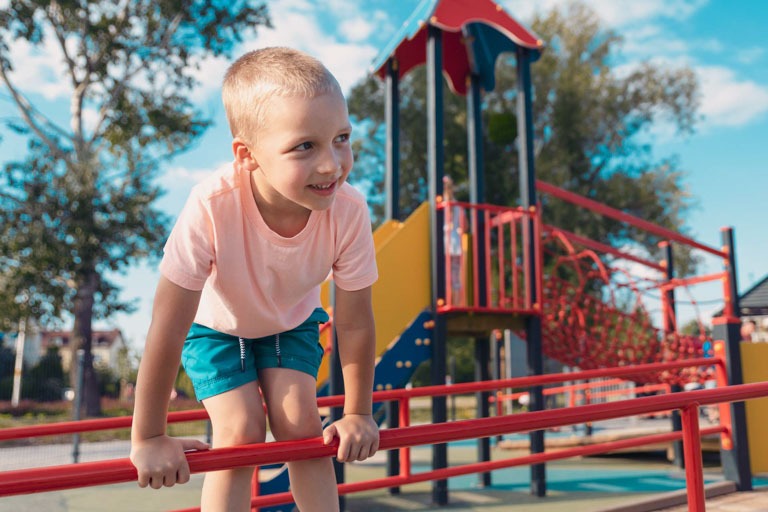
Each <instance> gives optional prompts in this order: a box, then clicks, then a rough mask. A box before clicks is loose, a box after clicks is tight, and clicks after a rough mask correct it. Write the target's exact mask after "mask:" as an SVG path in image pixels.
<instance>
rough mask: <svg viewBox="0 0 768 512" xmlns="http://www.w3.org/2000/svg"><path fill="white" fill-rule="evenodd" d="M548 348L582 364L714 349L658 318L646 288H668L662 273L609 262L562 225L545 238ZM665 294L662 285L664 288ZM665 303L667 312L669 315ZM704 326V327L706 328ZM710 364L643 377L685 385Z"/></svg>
mask: <svg viewBox="0 0 768 512" xmlns="http://www.w3.org/2000/svg"><path fill="white" fill-rule="evenodd" d="M542 248H543V251H544V258H543V260H544V261H545V262H549V263H548V265H549V267H548V268H545V269H544V279H543V283H542V337H543V342H542V349H543V352H544V354H545V355H546V356H548V357H551V358H553V359H556V360H558V361H560V362H562V363H564V364H567V365H570V366H574V367H578V368H580V369H584V370H587V369H594V368H602V367H615V366H625V365H635V364H643V363H657V362H667V361H678V360H681V359H690V358H699V357H706V356H710V355H711V353H710V351H711V349H709V347H711V346H712V343H711V342H712V340H711V339H710V338H709V337H708V335H706V334H704V335H685V334H681V333H680V332H679V331H677V330H676V329H675V328H674V323H675V322H674V320H672V321H671V322H670V325H671V327H668V328H667V329H666V330H665V329H662V328H659V327H657V326H655V325H654V324H653V318H652V315H651V314H650V313H649V311H648V309H647V307H646V304H645V301H644V300H643V291H645V290H650V289H654V288H655V289H657V290H662V289H663V285H664V282H665V279H664V278H663V276H659V279H658V280H656V281H654V280H653V279H649V278H646V277H644V278H635V277H633V276H632V275H631V274H630V273H629V272H627V271H626V270H625V269H622V268H619V267H610V266H608V265H607V264H606V263H604V261H603V259H601V258H600V257H599V256H598V254H597V253H596V252H594V251H592V250H589V249H582V248H579V247H578V246H577V245H576V244H573V243H570V241H569V240H568V237H567V236H566V235H564V233H563V232H562V231H559V230H557V229H556V228H549V229H547V234H546V235H545V237H544V239H543V240H542ZM662 293H663V292H662ZM665 309H668V308H667V307H662V315H664V314H669V311H665ZM699 331H700V332H705V330H704V329H703V328H700V329H699ZM713 375H714V370H713V369H712V368H708V367H700V368H686V369H681V370H676V371H672V372H664V373H660V374H656V375H644V376H642V377H638V378H637V381H638V382H643V383H647V382H659V381H661V382H666V383H668V384H677V385H684V384H686V383H689V382H703V381H705V380H708V379H710V378H713Z"/></svg>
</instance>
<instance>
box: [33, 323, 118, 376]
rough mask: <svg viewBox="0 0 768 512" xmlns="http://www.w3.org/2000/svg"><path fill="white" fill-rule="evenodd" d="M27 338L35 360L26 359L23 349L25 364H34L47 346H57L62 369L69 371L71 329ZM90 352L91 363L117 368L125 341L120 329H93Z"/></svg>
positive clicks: (97, 365) (43, 332)
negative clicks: (35, 356) (31, 346)
mask: <svg viewBox="0 0 768 512" xmlns="http://www.w3.org/2000/svg"><path fill="white" fill-rule="evenodd" d="M31 338H36V339H34V340H33V339H29V340H28V345H34V346H35V347H34V348H33V349H32V350H33V351H34V353H36V354H37V359H36V360H35V361H28V360H27V358H26V354H27V353H28V352H27V350H26V349H25V350H24V353H25V361H26V362H27V364H30V363H31V364H32V365H34V364H35V363H37V361H38V360H39V359H40V358H41V357H42V356H43V355H45V353H46V352H47V351H48V347H58V349H59V354H60V355H61V364H62V366H63V367H64V371H69V364H70V361H71V359H72V354H71V351H70V343H71V340H72V331H40V332H39V333H37V334H35V335H34V336H32V337H31ZM91 343H92V344H91V352H92V354H93V364H94V366H96V367H103V368H110V369H112V370H117V369H118V361H119V355H120V352H121V351H122V350H123V349H125V341H124V340H123V334H122V332H120V329H112V330H109V331H97V330H94V331H93V337H92V342H91Z"/></svg>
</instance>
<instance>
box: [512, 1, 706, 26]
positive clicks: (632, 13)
mask: <svg viewBox="0 0 768 512" xmlns="http://www.w3.org/2000/svg"><path fill="white" fill-rule="evenodd" d="M582 1H583V3H584V4H586V5H588V6H589V7H590V8H592V10H594V11H595V13H597V15H598V16H599V17H600V19H602V20H603V21H604V22H606V23H607V24H608V25H609V26H610V27H612V28H618V27H624V26H627V25H632V24H635V23H639V22H644V21H647V20H650V19H658V18H671V19H675V20H684V19H686V18H688V17H689V16H691V15H692V14H693V13H694V12H696V11H697V10H699V9H700V8H701V7H703V6H704V5H706V3H707V2H708V0H643V1H642V2H637V1H635V2H631V1H629V2H628V1H624V2H617V1H616V0H582ZM500 3H501V4H502V5H503V6H504V7H505V8H506V9H507V12H509V13H510V14H511V15H512V16H514V17H515V18H517V19H518V20H519V21H523V22H527V21H529V20H531V19H532V18H533V15H534V14H536V13H547V12H549V11H551V10H552V9H554V8H560V9H562V8H565V7H566V6H567V5H568V3H569V0H540V1H538V2H531V1H530V0H503V1H501V2H500Z"/></svg>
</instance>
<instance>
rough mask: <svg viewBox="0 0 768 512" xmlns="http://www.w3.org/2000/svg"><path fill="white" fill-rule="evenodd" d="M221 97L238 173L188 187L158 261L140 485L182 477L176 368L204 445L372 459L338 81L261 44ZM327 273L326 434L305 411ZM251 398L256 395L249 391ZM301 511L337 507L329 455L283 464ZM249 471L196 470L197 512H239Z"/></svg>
mask: <svg viewBox="0 0 768 512" xmlns="http://www.w3.org/2000/svg"><path fill="white" fill-rule="evenodd" d="M222 96H223V100H224V106H225V109H226V113H227V119H228V121H229V125H230V129H231V131H232V136H233V141H232V151H233V153H234V161H233V162H232V164H231V165H227V166H226V167H225V168H223V169H220V170H219V171H217V172H216V173H215V174H213V175H212V176H211V177H210V178H208V179H206V180H205V181H203V182H202V183H200V184H199V185H197V186H196V187H195V188H194V189H193V191H192V193H191V196H190V198H189V200H188V201H187V204H186V205H185V207H184V209H183V211H182V213H181V215H180V216H179V219H178V220H177V222H176V225H175V227H174V229H173V231H172V233H171V236H170V238H169V239H168V242H167V244H166V246H165V253H164V257H163V260H162V262H161V264H160V272H161V278H160V281H159V283H158V286H157V291H156V294H155V300H154V306H153V314H152V322H151V325H150V327H149V332H148V334H147V340H146V348H145V351H144V354H143V357H142V361H141V366H140V369H139V376H138V382H137V386H136V404H135V409H134V420H133V431H132V434H131V438H132V446H131V461H132V462H133V464H134V465H135V466H136V468H137V470H138V474H139V485H140V486H141V487H146V486H147V485H149V486H150V487H152V488H155V489H158V488H160V487H162V486H169V487H170V486H172V485H174V484H176V483H184V482H187V481H188V480H189V467H188V465H187V463H186V459H185V457H184V451H185V450H190V449H206V448H207V445H205V444H204V443H200V442H198V441H194V440H182V439H174V438H171V437H169V436H167V434H166V413H167V409H168V401H169V398H168V397H169V396H170V393H171V388H172V386H173V382H174V379H175V378H176V371H177V368H178V363H179V359H180V358H181V359H182V361H183V363H184V367H185V369H186V371H187V374H188V375H189V377H190V378H191V379H192V382H193V385H194V387H195V394H196V395H197V398H198V400H201V401H202V403H203V405H204V406H205V408H206V410H207V411H208V414H209V416H210V418H211V423H212V425H213V443H212V444H213V446H214V447H216V448H219V447H224V446H235V445H242V444H249V443H260V442H264V440H265V436H266V418H265V414H264V409H263V405H262V398H261V395H263V399H264V403H265V404H266V408H267V416H268V417H269V425H270V429H271V431H272V434H273V435H274V437H275V438H276V439H277V440H279V441H285V440H291V439H302V438H308V437H316V436H319V435H321V434H322V436H323V439H324V441H325V443H326V444H329V443H330V442H331V441H332V440H333V438H334V437H338V438H339V441H340V444H339V449H338V452H337V455H336V456H337V458H338V460H340V461H352V460H364V459H366V458H367V457H370V456H371V455H373V454H374V453H375V452H376V450H377V449H378V442H379V436H378V429H377V426H376V423H375V422H374V421H373V419H372V417H371V407H372V405H371V400H372V398H371V392H372V386H373V363H374V356H375V341H374V324H373V314H372V308H371V288H370V287H371V285H372V284H373V283H374V282H375V281H376V279H377V271H376V262H375V252H374V247H373V239H372V236H371V226H370V220H369V216H368V208H367V205H366V203H365V200H364V198H363V197H362V196H361V194H359V193H358V192H356V191H355V190H354V189H353V188H352V187H351V186H350V185H348V184H347V183H346V179H347V176H348V175H349V172H350V169H351V168H352V151H351V148H350V141H349V135H350V131H351V126H350V122H349V118H348V114H347V107H346V102H345V99H344V96H343V95H342V92H341V89H340V87H339V84H338V83H337V82H336V80H335V78H334V77H333V76H332V75H331V73H330V72H329V71H328V70H327V69H326V68H325V67H324V66H323V65H322V64H321V63H319V62H318V61H317V60H315V59H314V58H312V57H309V56H308V55H306V54H303V53H301V52H298V51H295V50H291V49H287V48H266V49H262V50H258V51H254V52H250V53H248V54H246V55H244V56H243V57H241V58H240V59H238V60H237V61H236V62H235V63H234V64H233V65H232V66H231V67H230V69H229V70H228V71H227V73H226V76H225V78H224V84H223V90H222ZM330 271H333V277H334V282H335V286H336V308H335V310H334V323H335V326H336V330H337V333H338V337H339V347H340V348H339V350H340V356H341V362H342V368H343V374H344V381H345V387H346V396H345V403H344V417H343V418H342V419H341V420H339V421H337V422H335V423H334V424H332V425H330V426H329V427H327V428H326V429H325V430H324V431H323V430H322V426H321V422H320V417H319V415H318V412H317V406H316V402H315V390H316V378H317V370H318V367H319V365H320V360H321V358H322V354H323V350H322V347H321V346H320V345H319V343H318V325H319V324H320V323H323V322H325V321H327V319H328V315H327V314H326V313H325V311H323V310H322V309H321V308H320V294H319V285H320V283H321V282H323V281H324V280H325V279H326V277H327V276H328V275H329V272H330ZM259 390H261V394H260V393H259ZM288 468H289V475H290V479H291V490H292V492H293V495H294V498H295V500H296V503H297V505H298V508H299V509H300V510H301V511H302V512H308V511H313V510H317V511H323V512H326V511H329V510H338V499H337V492H336V482H335V478H334V472H333V470H332V464H331V460H330V459H313V460H306V461H297V462H291V463H289V464H288ZM252 475H253V468H237V469H232V470H226V471H217V472H211V473H208V474H207V475H206V477H205V482H204V484H203V492H202V500H201V503H202V510H203V511H224V510H226V511H246V510H250V506H249V505H250V499H249V496H250V481H251V477H252Z"/></svg>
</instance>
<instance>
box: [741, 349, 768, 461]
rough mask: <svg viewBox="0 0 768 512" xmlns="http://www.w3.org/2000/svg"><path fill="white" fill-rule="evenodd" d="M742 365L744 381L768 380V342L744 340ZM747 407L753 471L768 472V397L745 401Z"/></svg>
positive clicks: (748, 435)
mask: <svg viewBox="0 0 768 512" xmlns="http://www.w3.org/2000/svg"><path fill="white" fill-rule="evenodd" d="M741 365H742V371H743V372H744V383H745V384H747V383H752V382H765V381H768V343H752V342H743V343H742V344H741ZM745 404H746V409H747V439H748V443H749V460H750V465H751V466H752V473H765V472H768V436H766V435H765V426H766V425H768V398H756V399H753V400H747V401H746V402H745Z"/></svg>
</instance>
